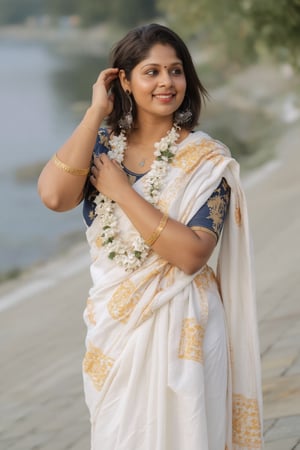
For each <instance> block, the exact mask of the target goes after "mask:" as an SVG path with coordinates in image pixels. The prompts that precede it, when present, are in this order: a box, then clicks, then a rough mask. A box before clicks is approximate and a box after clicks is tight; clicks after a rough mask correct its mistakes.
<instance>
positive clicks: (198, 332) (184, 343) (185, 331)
mask: <svg viewBox="0 0 300 450" xmlns="http://www.w3.org/2000/svg"><path fill="white" fill-rule="evenodd" d="M203 338H204V328H203V327H202V326H201V325H200V324H199V323H198V322H197V321H196V319H195V318H188V319H184V320H183V323H182V328H181V336H180V343H179V353H178V357H179V358H180V359H190V360H193V361H196V362H199V363H203V352H202V344H203Z"/></svg>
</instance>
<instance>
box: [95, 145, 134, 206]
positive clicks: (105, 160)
mask: <svg viewBox="0 0 300 450" xmlns="http://www.w3.org/2000/svg"><path fill="white" fill-rule="evenodd" d="M91 173H92V174H91V177H90V181H91V183H92V185H93V186H94V187H95V188H96V189H97V190H98V191H99V192H101V194H103V195H106V197H108V198H110V199H111V200H113V201H115V202H117V203H118V199H119V198H120V196H122V197H123V195H124V193H125V192H126V190H127V189H128V188H131V185H130V183H129V181H128V178H127V175H126V174H125V172H124V171H123V170H122V168H121V166H120V164H119V163H117V161H115V160H111V159H110V158H109V157H108V156H107V155H106V154H105V153H102V154H101V155H100V156H99V157H95V158H94V164H93V167H92V169H91Z"/></svg>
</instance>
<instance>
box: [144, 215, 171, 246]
mask: <svg viewBox="0 0 300 450" xmlns="http://www.w3.org/2000/svg"><path fill="white" fill-rule="evenodd" d="M168 218H169V217H168V214H167V213H164V215H163V216H162V218H161V219H160V222H159V224H158V227H157V228H156V230H154V231H153V233H152V234H151V236H150V237H149V238H148V239H145V243H146V244H147V245H148V247H152V245H153V244H154V243H155V242H156V241H157V239H158V238H159V236H160V235H161V233H162V231H163V229H164V228H165V226H166V225H167V222H168Z"/></svg>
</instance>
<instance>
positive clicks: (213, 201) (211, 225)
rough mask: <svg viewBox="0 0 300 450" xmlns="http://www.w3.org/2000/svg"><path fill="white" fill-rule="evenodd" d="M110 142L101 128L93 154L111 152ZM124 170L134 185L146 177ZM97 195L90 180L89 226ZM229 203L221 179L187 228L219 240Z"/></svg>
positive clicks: (85, 212)
mask: <svg viewBox="0 0 300 450" xmlns="http://www.w3.org/2000/svg"><path fill="white" fill-rule="evenodd" d="M108 141H109V137H108V133H107V130H106V129H105V128H101V129H100V130H99V139H97V142H96V145H95V148H94V152H93V154H94V155H95V156H98V155H100V154H101V153H107V152H108V150H109V143H108ZM123 169H124V171H125V172H126V174H127V175H128V177H129V179H130V182H131V183H132V184H133V183H134V182H136V181H138V180H139V179H140V178H141V177H142V176H144V175H145V174H137V173H134V172H132V171H130V170H129V169H127V168H126V167H125V166H123ZM97 194H98V191H97V190H96V189H95V188H94V186H93V185H92V184H91V183H90V182H89V180H88V182H87V186H86V189H85V196H84V202H83V217H84V220H85V223H86V224H87V226H90V225H91V224H92V222H93V220H94V218H95V207H96V205H95V203H94V199H95V197H96V196H97ZM229 201H230V187H229V185H228V184H227V182H226V180H225V178H222V179H220V183H219V185H218V187H217V188H216V189H215V190H214V192H213V193H212V194H211V196H210V197H209V199H208V200H207V201H206V203H205V204H204V205H202V206H201V208H200V209H199V210H198V211H197V212H196V214H195V215H194V216H193V217H192V219H191V220H190V221H189V222H188V224H187V226H189V227H191V228H192V229H193V230H203V231H206V232H208V233H212V234H213V235H214V236H215V237H216V239H217V240H218V239H219V236H220V234H221V231H222V228H223V224H224V220H225V217H226V213H227V210H228V205H229Z"/></svg>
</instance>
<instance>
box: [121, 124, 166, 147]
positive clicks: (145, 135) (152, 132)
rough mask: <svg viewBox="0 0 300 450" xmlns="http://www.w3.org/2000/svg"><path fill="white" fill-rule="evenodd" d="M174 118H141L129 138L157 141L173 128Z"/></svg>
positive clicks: (144, 141) (141, 140)
mask: <svg viewBox="0 0 300 450" xmlns="http://www.w3.org/2000/svg"><path fill="white" fill-rule="evenodd" d="M172 126H173V120H172V118H171V119H170V118H166V119H165V120H164V119H163V118H160V119H159V120H153V119H152V120H147V119H146V118H145V120H143V121H142V120H139V121H138V122H137V124H136V127H135V128H134V129H133V130H132V131H131V132H130V135H129V136H128V137H129V139H130V140H131V139H133V140H134V141H140V142H143V143H146V142H157V141H159V140H160V139H161V138H162V137H163V136H165V135H166V134H167V132H168V131H169V130H171V128H172Z"/></svg>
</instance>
